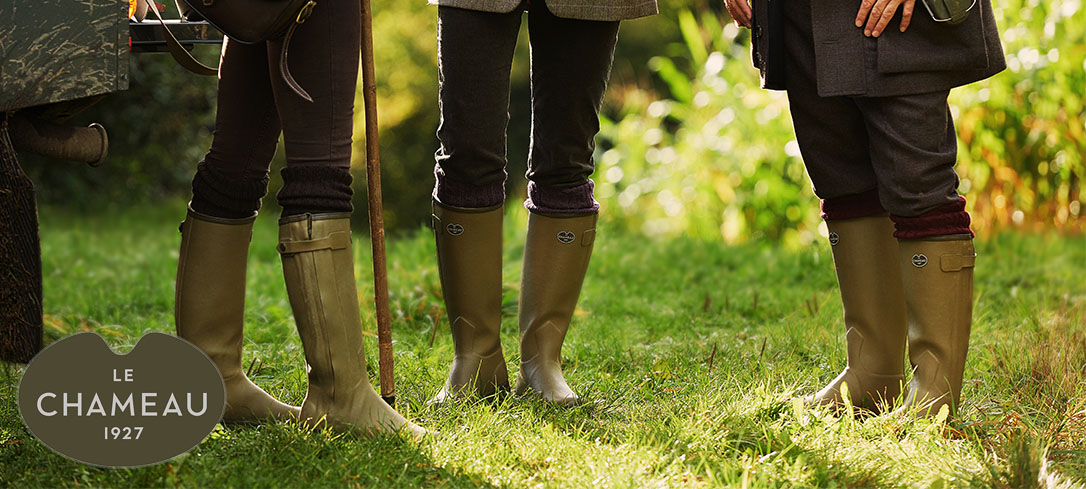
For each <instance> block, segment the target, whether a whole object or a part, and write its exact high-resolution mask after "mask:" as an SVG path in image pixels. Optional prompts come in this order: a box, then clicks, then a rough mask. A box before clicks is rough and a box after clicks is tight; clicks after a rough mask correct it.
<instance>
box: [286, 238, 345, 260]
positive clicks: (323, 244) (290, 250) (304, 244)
mask: <svg viewBox="0 0 1086 489" xmlns="http://www.w3.org/2000/svg"><path fill="white" fill-rule="evenodd" d="M350 247H351V235H350V233H332V234H329V235H328V236H325V237H323V238H318V239H309V240H305V241H283V242H281V243H279V254H281V255H293V254H295V253H305V252H308V251H320V250H342V249H345V248H350Z"/></svg>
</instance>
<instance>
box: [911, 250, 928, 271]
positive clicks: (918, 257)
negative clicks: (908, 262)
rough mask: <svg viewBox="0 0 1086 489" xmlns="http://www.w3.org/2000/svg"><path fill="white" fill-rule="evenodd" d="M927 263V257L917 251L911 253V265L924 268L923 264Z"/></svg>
mask: <svg viewBox="0 0 1086 489" xmlns="http://www.w3.org/2000/svg"><path fill="white" fill-rule="evenodd" d="M927 264H928V257H926V256H924V255H922V254H920V253H917V254H915V255H913V266H914V267H916V268H924V265H927Z"/></svg>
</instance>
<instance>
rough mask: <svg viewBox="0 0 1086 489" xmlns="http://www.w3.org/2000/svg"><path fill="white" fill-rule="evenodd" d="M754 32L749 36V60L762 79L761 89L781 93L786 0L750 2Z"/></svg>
mask: <svg viewBox="0 0 1086 489" xmlns="http://www.w3.org/2000/svg"><path fill="white" fill-rule="evenodd" d="M752 1H753V3H754V5H752V8H753V16H754V18H753V22H752V24H753V25H754V29H753V31H752V32H751V36H750V44H751V51H750V53H751V60H752V61H753V62H754V67H755V68H758V71H759V73H760V74H761V77H762V88H766V89H769V90H784V89H785V85H784V80H785V69H784V66H785V64H784V36H783V35H781V29H783V27H784V26H783V23H784V10H783V8H784V1H785V0H752Z"/></svg>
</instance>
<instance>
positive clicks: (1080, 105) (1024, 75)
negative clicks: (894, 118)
mask: <svg viewBox="0 0 1086 489" xmlns="http://www.w3.org/2000/svg"><path fill="white" fill-rule="evenodd" d="M996 3H997V7H996V12H995V13H996V19H998V21H999V24H1000V27H1001V28H1002V39H1003V45H1004V49H1005V51H1006V54H1007V65H1008V69H1007V71H1005V72H1003V73H1000V74H999V75H997V76H995V77H993V78H992V79H990V80H987V81H984V82H981V83H977V84H975V85H972V86H969V87H967V88H964V89H961V90H958V91H956V92H955V93H954V96H953V97H952V103H953V104H954V109H955V112H956V114H955V115H956V118H957V123H958V124H957V125H958V135H959V138H960V141H961V143H960V147H961V152H960V156H959V173H961V174H962V176H963V181H962V186H963V189H965V190H966V191H967V192H968V193H969V194H970V196H971V197H972V200H973V214H974V217H975V219H976V220H977V221H978V222H979V224H980V225H981V226H984V227H987V226H992V225H1026V226H1029V227H1039V226H1043V225H1052V226H1056V227H1061V228H1077V229H1082V228H1083V226H1084V225H1086V220H1084V219H1083V218H1082V217H1083V214H1084V213H1086V212H1084V210H1083V209H1082V207H1083V201H1084V200H1086V196H1084V195H1083V193H1082V188H1083V181H1084V179H1086V161H1084V160H1083V154H1086V108H1084V100H1083V87H1086V24H1084V23H1083V22H1082V21H1081V19H1082V17H1083V14H1084V11H1083V5H1082V3H1081V2H1078V1H1071V2H1057V3H1047V2H1041V1H1038V0H1009V1H1006V2H996ZM1076 19H1078V20H1076Z"/></svg>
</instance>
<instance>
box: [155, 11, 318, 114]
mask: <svg viewBox="0 0 1086 489" xmlns="http://www.w3.org/2000/svg"><path fill="white" fill-rule="evenodd" d="M316 6H317V2H316V0H179V1H178V2H177V9H178V11H179V12H180V13H181V17H182V18H183V19H186V20H197V19H194V17H197V16H198V17H203V19H204V20H207V22H208V23H210V24H211V25H212V26H214V27H215V28H216V29H218V30H220V31H222V33H223V34H225V35H226V36H227V37H229V38H230V41H231V42H240V43H243V44H256V43H260V42H265V41H270V40H276V39H279V38H282V39H283V48H282V50H281V53H280V55H279V72H280V73H281V74H282V77H283V81H284V82H285V83H286V84H287V86H289V87H290V88H291V90H293V91H294V93H296V94H298V96H300V97H302V98H303V99H305V100H306V101H308V102H312V101H313V98H312V97H310V96H309V93H308V92H306V91H305V89H303V88H302V87H301V85H299V84H298V82H297V81H295V80H294V77H293V76H292V75H291V74H290V67H289V64H288V62H287V54H288V53H289V51H290V49H289V48H290V40H291V38H292V37H293V36H294V31H296V30H297V29H298V26H300V25H302V24H303V23H305V21H306V20H307V19H309V16H310V15H311V14H312V13H313V9H314V8H316ZM149 10H150V11H151V12H152V13H153V15H154V17H155V18H157V19H158V21H159V23H160V24H161V25H162V29H163V30H164V31H165V37H166V46H167V48H169V51H170V54H172V55H173V57H174V59H176V60H177V62H178V63H180V64H181V66H184V67H185V68H187V69H189V70H190V71H192V72H194V73H197V74H200V75H208V76H214V75H217V74H218V70H216V69H215V68H211V67H208V66H205V65H204V64H202V63H200V62H199V61H197V60H196V59H195V58H193V57H192V54H190V53H189V52H188V51H187V50H186V49H185V48H184V47H182V46H181V43H179V42H178V41H177V38H176V37H174V35H173V33H172V32H170V29H169V28H168V27H166V22H165V21H164V20H163V19H162V16H161V15H160V14H159V12H158V9H156V8H150V9H149Z"/></svg>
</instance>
